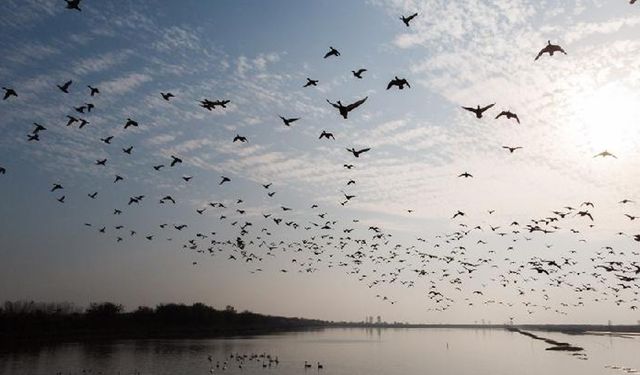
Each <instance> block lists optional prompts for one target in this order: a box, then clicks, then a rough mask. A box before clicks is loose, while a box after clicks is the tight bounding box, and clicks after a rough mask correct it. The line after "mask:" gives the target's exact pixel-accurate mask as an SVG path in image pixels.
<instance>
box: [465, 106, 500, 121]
mask: <svg viewBox="0 0 640 375" xmlns="http://www.w3.org/2000/svg"><path fill="white" fill-rule="evenodd" d="M494 105H496V103H493V104H489V105H487V106H484V107H480V105H479V104H478V106H477V107H476V108H473V107H462V108H463V109H466V110H467V111H469V112H473V113H475V114H476V117H477V118H482V114H483V113H484V112H485V111H486V110H488V109H489V108H491V107H493V106H494Z"/></svg>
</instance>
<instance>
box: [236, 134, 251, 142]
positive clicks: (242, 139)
mask: <svg viewBox="0 0 640 375" xmlns="http://www.w3.org/2000/svg"><path fill="white" fill-rule="evenodd" d="M235 142H242V143H246V142H248V140H247V137H243V136H241V135H239V134H236V136H235V137H234V138H233V143H235Z"/></svg>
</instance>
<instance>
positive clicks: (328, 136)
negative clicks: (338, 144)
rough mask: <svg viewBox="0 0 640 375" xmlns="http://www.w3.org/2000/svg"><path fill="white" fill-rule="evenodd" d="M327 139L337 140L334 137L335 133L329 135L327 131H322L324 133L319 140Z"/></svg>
mask: <svg viewBox="0 0 640 375" xmlns="http://www.w3.org/2000/svg"><path fill="white" fill-rule="evenodd" d="M323 137H324V138H327V139H333V140H335V139H336V138H335V137H334V136H333V133H328V132H326V131H324V130H323V131H322V133H321V134H320V137H318V139H322V138H323Z"/></svg>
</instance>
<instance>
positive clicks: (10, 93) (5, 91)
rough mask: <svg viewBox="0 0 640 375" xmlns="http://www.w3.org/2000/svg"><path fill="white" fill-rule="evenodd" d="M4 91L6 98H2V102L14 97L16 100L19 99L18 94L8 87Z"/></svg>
mask: <svg viewBox="0 0 640 375" xmlns="http://www.w3.org/2000/svg"><path fill="white" fill-rule="evenodd" d="M2 89H3V90H4V97H3V98H2V100H7V99H9V98H10V97H12V96H14V97H16V98H17V97H18V93H17V92H16V91H15V90H14V89H10V88H7V87H3V88H2Z"/></svg>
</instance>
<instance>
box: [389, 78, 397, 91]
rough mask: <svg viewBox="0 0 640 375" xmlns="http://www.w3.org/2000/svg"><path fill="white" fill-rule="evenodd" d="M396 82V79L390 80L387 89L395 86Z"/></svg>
mask: <svg viewBox="0 0 640 375" xmlns="http://www.w3.org/2000/svg"><path fill="white" fill-rule="evenodd" d="M395 84H396V81H395V80H393V81H390V82H389V84H388V85H387V90H389V89H390V88H391V87H393V85H395Z"/></svg>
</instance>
